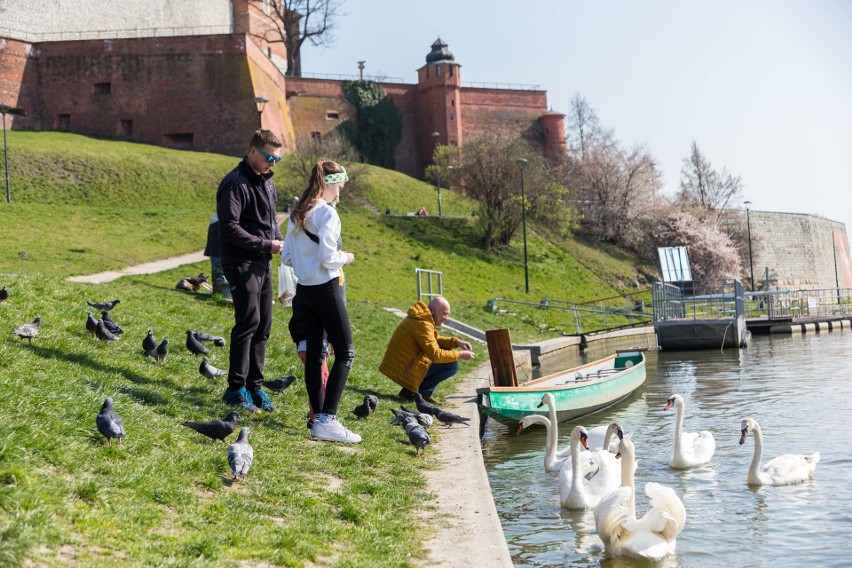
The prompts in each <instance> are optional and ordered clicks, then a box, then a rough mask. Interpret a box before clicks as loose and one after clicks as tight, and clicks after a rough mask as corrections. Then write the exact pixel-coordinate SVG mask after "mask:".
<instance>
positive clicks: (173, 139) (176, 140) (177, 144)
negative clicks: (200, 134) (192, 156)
mask: <svg viewBox="0 0 852 568" xmlns="http://www.w3.org/2000/svg"><path fill="white" fill-rule="evenodd" d="M163 136H164V138H165V139H166V143H165V146H168V147H169V148H177V149H178V150H191V149H192V139H193V134H192V132H173V133H171V134H164V135H163Z"/></svg>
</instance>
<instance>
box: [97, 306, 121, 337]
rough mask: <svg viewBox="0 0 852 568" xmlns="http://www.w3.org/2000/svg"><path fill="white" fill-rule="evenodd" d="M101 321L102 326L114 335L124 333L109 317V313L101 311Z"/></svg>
mask: <svg viewBox="0 0 852 568" xmlns="http://www.w3.org/2000/svg"><path fill="white" fill-rule="evenodd" d="M101 321H102V322H104V326H106V328H107V329H108V330H109V331H110V332H111V333H112V334H114V335H121V334H122V333H124V330H123V329H121V328H120V327H119V326H118V324H117V323H115V322H114V321H113V319H112V318H111V317H109V312H108V311H106V310H103V311H102V312H101Z"/></svg>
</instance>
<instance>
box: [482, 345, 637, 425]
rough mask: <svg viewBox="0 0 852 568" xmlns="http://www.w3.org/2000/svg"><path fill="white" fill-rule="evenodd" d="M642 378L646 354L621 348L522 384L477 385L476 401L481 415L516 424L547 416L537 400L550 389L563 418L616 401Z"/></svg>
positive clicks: (624, 395) (588, 411) (627, 394)
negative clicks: (525, 419)
mask: <svg viewBox="0 0 852 568" xmlns="http://www.w3.org/2000/svg"><path fill="white" fill-rule="evenodd" d="M644 382H645V354H644V353H642V352H641V351H624V352H619V353H616V354H615V355H610V356H609V357H607V358H606V359H600V360H598V361H594V362H593V363H588V364H586V365H583V366H581V367H574V368H573V369H567V370H565V371H560V372H558V373H553V374H552V375H547V376H545V377H541V378H538V379H535V380H532V381H529V382H527V383H525V384H523V385H521V386H517V387H495V386H492V387H485V388H481V389H477V391H476V395H477V396H476V403H477V405H478V406H479V412H480V415H486V416H490V417H491V418H493V419H495V420H497V421H499V422H502V423H503V424H506V425H508V426H516V425H517V423H518V422H519V421H520V420H521V418H523V417H524V416H529V415H530V414H540V415H542V416H547V413H548V411H547V408H545V407H541V408H539V403H541V398H542V397H543V396H544V395H545V393H550V394H552V395H553V398H554V399H555V400H556V416H557V418H558V420H559V422H564V421H566V420H571V419H573V418H577V417H578V416H583V415H584V414H589V413H592V412H595V411H596V410H600V409H602V408H606V407H607V406H610V405H611V404H615V403H616V402H618V401H619V400H622V399H623V398H626V397H627V396H629V395H630V393H632V392H633V391H635V390H636V389H637V388H639V386H640V385H642V383H644ZM481 417H482V416H481ZM480 422H481V423H484V422H485V420H484V419H483V420H480Z"/></svg>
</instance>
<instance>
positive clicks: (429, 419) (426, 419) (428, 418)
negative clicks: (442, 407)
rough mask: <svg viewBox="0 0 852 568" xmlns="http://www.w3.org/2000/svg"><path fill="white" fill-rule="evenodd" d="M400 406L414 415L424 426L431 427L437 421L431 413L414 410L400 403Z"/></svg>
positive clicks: (405, 411)
mask: <svg viewBox="0 0 852 568" xmlns="http://www.w3.org/2000/svg"><path fill="white" fill-rule="evenodd" d="M399 408H400V410H401V411H402V412H404V413H407V414H408V415H411V416H413V417H414V419H415V420H417V422H419V423H420V425H421V426H423V427H424V428H431V427H432V424H433V423H434V422H435V418H434V417H433V416H432V415H431V414H423V413H422V412H414V411H412V410H408V409H407V408H405V407H404V406H403V405H401V404H400V405H399Z"/></svg>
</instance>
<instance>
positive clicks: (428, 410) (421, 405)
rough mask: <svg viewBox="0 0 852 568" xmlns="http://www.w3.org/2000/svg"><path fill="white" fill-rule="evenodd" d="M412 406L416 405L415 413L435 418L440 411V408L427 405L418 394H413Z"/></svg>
mask: <svg viewBox="0 0 852 568" xmlns="http://www.w3.org/2000/svg"><path fill="white" fill-rule="evenodd" d="M414 404H415V405H417V411H418V412H422V413H423V414H431V415H432V416H436V415H437V414H438V412H440V411H441V409H440V408H438V407H437V406H435V405H433V404H429V403H428V402H426V401H425V400H424V399H423V395H422V394H420V393H419V392H416V393H414Z"/></svg>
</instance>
